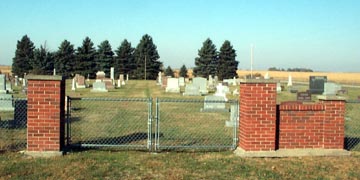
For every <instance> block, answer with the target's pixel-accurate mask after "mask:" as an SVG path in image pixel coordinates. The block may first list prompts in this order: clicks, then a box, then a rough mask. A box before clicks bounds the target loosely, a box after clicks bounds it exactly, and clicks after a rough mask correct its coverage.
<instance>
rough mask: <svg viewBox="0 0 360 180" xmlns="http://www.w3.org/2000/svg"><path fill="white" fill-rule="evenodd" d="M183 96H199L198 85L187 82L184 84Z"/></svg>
mask: <svg viewBox="0 0 360 180" xmlns="http://www.w3.org/2000/svg"><path fill="white" fill-rule="evenodd" d="M183 95H184V96H201V94H200V91H199V87H198V86H195V85H193V84H187V85H186V86H185V92H184V93H183Z"/></svg>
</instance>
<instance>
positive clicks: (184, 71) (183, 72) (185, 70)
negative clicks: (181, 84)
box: [179, 64, 188, 78]
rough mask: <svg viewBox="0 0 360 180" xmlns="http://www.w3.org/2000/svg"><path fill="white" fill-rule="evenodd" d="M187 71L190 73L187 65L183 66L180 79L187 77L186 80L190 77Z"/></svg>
mask: <svg viewBox="0 0 360 180" xmlns="http://www.w3.org/2000/svg"><path fill="white" fill-rule="evenodd" d="M187 71H188V70H187V68H186V66H185V64H183V65H182V66H181V68H180V72H179V75H180V77H185V78H186V77H188V75H187Z"/></svg>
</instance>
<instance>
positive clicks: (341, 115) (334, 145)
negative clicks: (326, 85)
mask: <svg viewBox="0 0 360 180" xmlns="http://www.w3.org/2000/svg"><path fill="white" fill-rule="evenodd" d="M318 98H319V100H320V102H322V103H323V104H324V106H325V113H324V129H323V132H324V140H323V141H324V142H323V146H324V149H344V138H345V120H344V119H345V99H344V98H342V97H337V96H319V97H318Z"/></svg>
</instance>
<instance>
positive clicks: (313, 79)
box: [309, 76, 327, 94]
mask: <svg viewBox="0 0 360 180" xmlns="http://www.w3.org/2000/svg"><path fill="white" fill-rule="evenodd" d="M326 82H327V76H310V77H309V91H310V93H311V94H322V93H323V92H324V86H325V83H326Z"/></svg>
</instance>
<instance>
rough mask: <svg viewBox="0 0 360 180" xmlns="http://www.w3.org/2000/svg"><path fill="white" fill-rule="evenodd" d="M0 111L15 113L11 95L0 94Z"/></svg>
mask: <svg viewBox="0 0 360 180" xmlns="http://www.w3.org/2000/svg"><path fill="white" fill-rule="evenodd" d="M0 110H1V111H13V110H14V106H13V97H12V95H11V94H0Z"/></svg>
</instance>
